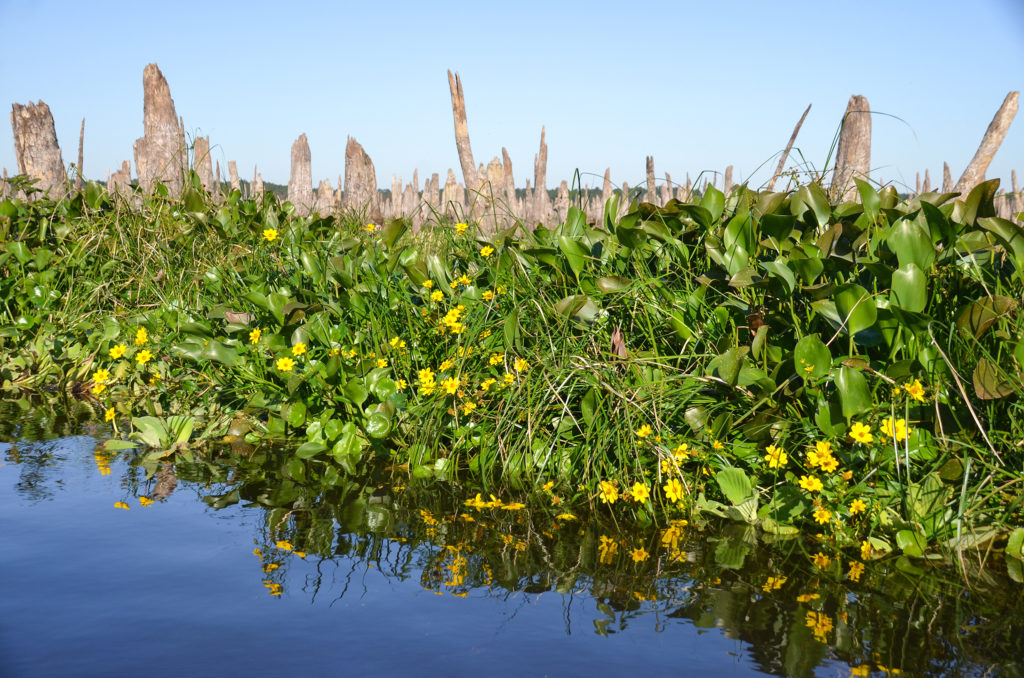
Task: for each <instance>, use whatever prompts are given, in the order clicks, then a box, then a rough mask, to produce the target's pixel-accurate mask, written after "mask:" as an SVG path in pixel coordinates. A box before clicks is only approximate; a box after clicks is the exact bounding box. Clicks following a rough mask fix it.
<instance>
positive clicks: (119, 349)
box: [110, 344, 128, 360]
mask: <svg viewBox="0 0 1024 678" xmlns="http://www.w3.org/2000/svg"><path fill="white" fill-rule="evenodd" d="M127 350H128V347H127V346H125V345H124V344H118V345H116V346H111V347H110V358H111V359H112V360H117V359H118V358H120V357H121V356H123V355H124V352H125V351H127Z"/></svg>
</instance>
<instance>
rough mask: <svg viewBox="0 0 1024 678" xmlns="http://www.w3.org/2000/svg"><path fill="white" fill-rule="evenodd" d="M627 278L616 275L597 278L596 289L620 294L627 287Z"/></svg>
mask: <svg viewBox="0 0 1024 678" xmlns="http://www.w3.org/2000/svg"><path fill="white" fill-rule="evenodd" d="M629 282H630V281H629V278H623V277H622V276H618V275H606V276H604V277H602V278H598V279H597V281H596V283H597V289H599V290H601V291H602V292H605V293H608V292H621V291H622V290H624V289H626V288H627V287H629Z"/></svg>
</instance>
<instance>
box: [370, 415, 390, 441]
mask: <svg viewBox="0 0 1024 678" xmlns="http://www.w3.org/2000/svg"><path fill="white" fill-rule="evenodd" d="M390 431H391V420H390V419H388V418H387V417H386V416H384V415H383V414H381V413H380V412H374V413H373V414H371V415H370V418H369V419H368V420H367V422H366V432H367V433H369V434H370V437H372V438H378V439H380V438H386V437H387V435H388V433H389V432H390Z"/></svg>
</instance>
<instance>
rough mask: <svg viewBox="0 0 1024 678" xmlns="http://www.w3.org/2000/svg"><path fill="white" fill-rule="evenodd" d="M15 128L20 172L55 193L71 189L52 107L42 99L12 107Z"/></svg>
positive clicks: (44, 191) (12, 119) (45, 191)
mask: <svg viewBox="0 0 1024 678" xmlns="http://www.w3.org/2000/svg"><path fill="white" fill-rule="evenodd" d="M11 128H12V129H13V131H14V153H15V156H16V157H17V161H18V173H19V174H27V175H28V176H30V177H32V178H33V179H35V180H36V182H37V183H36V188H38V189H39V190H41V191H42V192H43V193H44V194H45V193H49V194H51V195H52V196H53V197H55V198H56V197H63V195H64V194H65V193H66V191H67V187H66V184H67V173H66V171H65V169H64V160H63V159H62V158H61V155H60V146H59V145H58V144H57V131H56V129H55V128H54V126H53V115H52V114H51V113H50V107H49V106H47V105H46V104H45V103H43V102H42V101H39V102H36V103H34V104H33V103H32V102H29V104H28V105H27V106H22V105H21V104H14V105H13V106H12V107H11Z"/></svg>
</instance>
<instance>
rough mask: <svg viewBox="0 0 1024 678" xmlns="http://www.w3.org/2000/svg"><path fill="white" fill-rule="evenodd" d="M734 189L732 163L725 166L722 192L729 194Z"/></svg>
mask: <svg viewBox="0 0 1024 678" xmlns="http://www.w3.org/2000/svg"><path fill="white" fill-rule="evenodd" d="M731 190H732V165H729V166H728V167H726V168H725V183H724V184H723V185H722V193H725V194H726V195H729V191H731Z"/></svg>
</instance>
